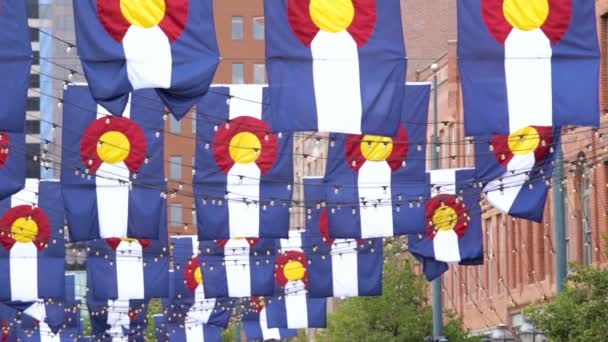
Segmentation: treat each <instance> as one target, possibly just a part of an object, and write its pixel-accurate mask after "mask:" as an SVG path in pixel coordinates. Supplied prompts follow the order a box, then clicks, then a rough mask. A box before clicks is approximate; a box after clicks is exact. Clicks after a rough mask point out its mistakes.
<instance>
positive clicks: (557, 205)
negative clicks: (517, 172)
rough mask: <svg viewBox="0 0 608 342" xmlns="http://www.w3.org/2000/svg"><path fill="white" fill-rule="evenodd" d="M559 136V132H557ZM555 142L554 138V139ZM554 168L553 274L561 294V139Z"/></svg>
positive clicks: (563, 236)
mask: <svg viewBox="0 0 608 342" xmlns="http://www.w3.org/2000/svg"><path fill="white" fill-rule="evenodd" d="M559 134H561V132H559ZM554 140H555V138H554ZM555 154H556V157H555V166H554V168H553V220H554V222H553V224H554V225H555V274H556V279H555V280H556V281H555V285H556V287H557V293H560V292H562V290H563V289H564V287H565V285H566V276H567V274H568V260H567V255H566V215H565V212H566V210H565V209H566V207H565V203H564V186H563V184H562V179H563V175H564V165H563V159H564V155H563V151H562V144H561V139H560V142H559V144H556V145H555Z"/></svg>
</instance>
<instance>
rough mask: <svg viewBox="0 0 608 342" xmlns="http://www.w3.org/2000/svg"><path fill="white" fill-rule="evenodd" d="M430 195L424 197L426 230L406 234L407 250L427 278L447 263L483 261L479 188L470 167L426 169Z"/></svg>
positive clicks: (431, 277)
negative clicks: (428, 197)
mask: <svg viewBox="0 0 608 342" xmlns="http://www.w3.org/2000/svg"><path fill="white" fill-rule="evenodd" d="M428 174H429V176H428V177H429V182H430V184H431V187H432V189H431V195H432V197H431V198H430V199H428V200H427V202H426V206H425V212H426V222H427V224H426V233H425V234H418V235H410V236H409V250H410V253H412V254H413V255H414V256H415V257H416V259H418V260H419V261H420V262H421V263H422V265H423V272H424V274H425V275H426V277H427V279H428V280H433V279H435V278H437V277H438V276H440V275H441V274H442V273H443V272H445V271H447V269H448V264H458V263H460V264H464V265H473V264H481V263H483V236H482V231H481V207H480V206H479V200H480V195H481V190H480V189H479V188H478V187H475V186H474V185H473V184H474V182H475V170H474V169H444V170H433V171H429V173H428Z"/></svg>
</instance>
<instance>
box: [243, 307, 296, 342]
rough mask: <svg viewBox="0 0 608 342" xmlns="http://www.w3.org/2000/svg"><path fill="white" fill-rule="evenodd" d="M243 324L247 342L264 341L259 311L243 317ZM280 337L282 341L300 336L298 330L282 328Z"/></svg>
mask: <svg viewBox="0 0 608 342" xmlns="http://www.w3.org/2000/svg"><path fill="white" fill-rule="evenodd" d="M242 324H243V328H244V329H245V335H246V336H247V341H254V340H255V341H258V340H259V341H264V335H263V333H262V327H261V326H260V324H261V323H260V314H259V313H258V312H257V310H252V309H251V311H249V312H248V313H247V314H245V315H244V316H243V320H242ZM279 336H280V337H281V339H287V338H290V337H296V336H298V330H297V329H285V328H280V329H279Z"/></svg>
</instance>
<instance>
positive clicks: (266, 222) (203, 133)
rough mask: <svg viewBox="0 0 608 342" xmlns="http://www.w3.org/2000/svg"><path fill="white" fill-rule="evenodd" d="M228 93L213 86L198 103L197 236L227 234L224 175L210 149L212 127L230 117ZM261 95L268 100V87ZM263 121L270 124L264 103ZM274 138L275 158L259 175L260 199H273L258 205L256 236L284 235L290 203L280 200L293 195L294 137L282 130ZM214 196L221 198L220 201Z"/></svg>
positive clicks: (286, 232)
mask: <svg viewBox="0 0 608 342" xmlns="http://www.w3.org/2000/svg"><path fill="white" fill-rule="evenodd" d="M229 94H230V88H229V87H212V88H211V90H210V91H209V93H208V94H207V95H205V96H204V97H203V98H202V100H201V102H200V103H199V104H198V112H197V120H196V125H197V126H196V132H197V135H196V145H197V149H196V174H195V175H194V178H193V185H194V191H195V193H196V196H195V204H196V213H197V224H198V234H199V240H215V239H229V238H230V231H229V222H228V220H229V218H228V217H229V216H228V215H229V214H228V201H227V200H223V199H224V196H225V195H226V189H227V186H226V178H227V176H226V174H225V173H224V172H223V171H222V170H221V169H220V168H219V167H218V165H217V163H216V161H215V158H214V151H213V142H214V139H215V136H216V129H215V127H216V126H220V125H223V124H225V123H226V122H227V121H228V119H229V107H228V106H229V104H227V101H226V100H227V99H228V96H229ZM263 98H264V101H263V102H264V103H268V91H267V88H265V89H264V90H263ZM262 121H264V122H265V123H267V124H268V125H269V126H270V121H269V111H268V106H264V107H263V113H262ZM275 132H276V131H275ZM253 133H256V132H253ZM275 135H278V133H275ZM277 140H278V143H279V148H278V151H277V158H276V161H275V163H274V165H273V167H272V168H271V169H270V170H269V172H268V173H266V174H263V173H262V174H261V177H260V178H261V179H260V196H259V197H260V199H263V200H267V201H268V200H269V199H273V200H274V201H275V203H276V204H275V205H270V204H268V203H267V204H266V210H263V205H259V212H260V223H259V226H260V234H259V237H262V238H285V237H287V235H288V230H289V206H288V205H283V203H290V202H291V198H292V192H291V188H292V187H291V184H292V183H293V158H292V154H293V138H292V136H291V135H289V134H285V135H283V136H282V137H281V138H278V137H277ZM206 145H209V146H210V147H209V149H207V148H205V146H206ZM227 157H228V156H227ZM228 158H229V157H228ZM215 200H222V203H221V204H219V203H217V202H216V201H215ZM203 201H205V202H206V204H203ZM214 203H215V204H214ZM252 237H253V236H252Z"/></svg>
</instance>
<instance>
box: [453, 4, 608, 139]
mask: <svg viewBox="0 0 608 342" xmlns="http://www.w3.org/2000/svg"><path fill="white" fill-rule="evenodd" d="M482 1H483V0H460V1H458V57H459V58H458V62H459V67H460V76H461V79H462V92H463V102H464V113H465V135H467V136H479V135H487V134H508V133H510V132H509V111H508V106H507V88H506V79H505V63H504V59H505V47H504V45H502V44H500V43H499V42H498V41H497V40H495V39H494V38H493V37H492V35H491V34H490V31H489V30H488V28H487V26H486V25H485V23H484V20H483V17H482V14H481V2H482ZM595 18H596V17H595V3H594V2H593V1H584V0H574V1H572V20H571V23H570V26H569V28H568V31H567V32H566V34H565V35H564V36H563V38H562V39H561V41H560V42H559V43H558V44H557V45H552V50H553V55H552V59H551V60H552V84H553V85H552V90H553V111H554V112H553V125H554V126H565V125H580V126H598V125H599V112H600V108H599V70H600V48H599V45H598V40H597V29H596V22H595Z"/></svg>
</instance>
